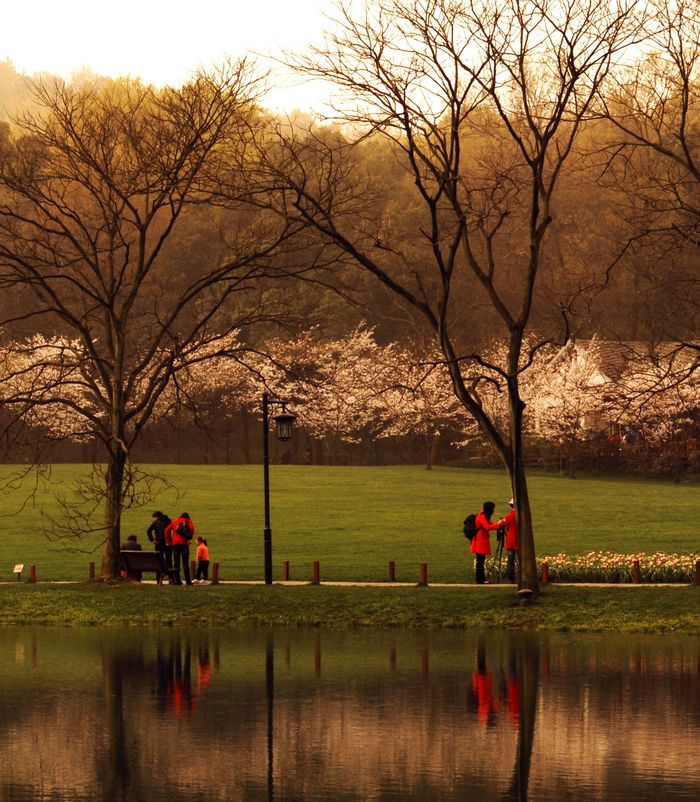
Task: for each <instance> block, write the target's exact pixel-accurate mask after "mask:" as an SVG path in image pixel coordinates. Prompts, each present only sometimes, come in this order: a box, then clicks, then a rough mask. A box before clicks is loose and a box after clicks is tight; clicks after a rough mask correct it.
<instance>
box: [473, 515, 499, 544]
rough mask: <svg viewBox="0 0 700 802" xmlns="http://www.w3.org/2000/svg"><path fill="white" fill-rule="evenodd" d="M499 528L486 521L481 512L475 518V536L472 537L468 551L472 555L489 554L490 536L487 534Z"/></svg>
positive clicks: (495, 524)
mask: <svg viewBox="0 0 700 802" xmlns="http://www.w3.org/2000/svg"><path fill="white" fill-rule="evenodd" d="M499 526H500V524H498V523H491V521H488V520H487V519H486V516H485V515H484V511H483V510H481V512H480V513H479V514H478V515H477V516H476V535H474V539H473V540H472V544H471V546H470V547H469V551H471V553H472V554H491V536H490V535H489V532H492V531H493V530H495V529H498V527H499Z"/></svg>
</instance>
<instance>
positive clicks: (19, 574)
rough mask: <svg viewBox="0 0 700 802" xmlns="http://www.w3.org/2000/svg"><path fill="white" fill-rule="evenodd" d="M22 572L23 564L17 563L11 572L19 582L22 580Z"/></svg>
mask: <svg viewBox="0 0 700 802" xmlns="http://www.w3.org/2000/svg"><path fill="white" fill-rule="evenodd" d="M23 570H24V563H17V565H15V567H14V568H13V570H12V573H13V574H17V581H18V582H19V581H20V579H21V578H22V571H23Z"/></svg>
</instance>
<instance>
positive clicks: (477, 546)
mask: <svg viewBox="0 0 700 802" xmlns="http://www.w3.org/2000/svg"><path fill="white" fill-rule="evenodd" d="M495 509H496V505H495V503H494V502H493V501H485V502H484V505H483V507H482V508H481V510H480V512H479V514H478V515H477V516H476V534H475V535H474V538H473V540H472V544H471V546H470V547H469V551H470V552H471V553H472V554H474V555H476V565H475V568H474V574H475V576H476V584H477V585H486V584H488V583H487V582H486V557H487V556H488V555H489V554H491V535H490V532H493V531H495V530H497V529H499V528H500V527H501V526H502V524H503V521H495V522H493V523H491V516H492V515H493V513H494V510H495Z"/></svg>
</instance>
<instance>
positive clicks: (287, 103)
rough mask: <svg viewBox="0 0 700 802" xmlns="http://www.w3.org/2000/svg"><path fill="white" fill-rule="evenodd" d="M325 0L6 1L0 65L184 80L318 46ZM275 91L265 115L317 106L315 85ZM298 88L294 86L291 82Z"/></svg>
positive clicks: (319, 93) (328, 1) (328, 7)
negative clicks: (236, 61) (206, 70)
mask: <svg viewBox="0 0 700 802" xmlns="http://www.w3.org/2000/svg"><path fill="white" fill-rule="evenodd" d="M332 9H333V2H332V0H189V1H188V2H183V0H19V1H18V2H11V3H7V4H3V10H2V19H1V20H0V60H5V59H9V60H10V61H11V62H12V63H13V65H14V67H15V69H17V70H18V71H19V72H23V73H25V74H27V75H32V74H33V73H35V72H41V71H45V72H50V73H53V74H58V75H61V76H62V77H64V78H67V79H68V78H70V77H71V74H72V73H74V72H76V71H80V70H81V69H83V68H86V67H87V68H90V69H91V70H92V71H93V72H95V73H97V74H99V75H104V76H119V75H131V76H134V77H135V76H140V77H141V78H142V79H143V80H145V81H146V82H148V83H155V84H158V85H162V84H175V85H179V84H181V83H183V82H184V81H185V80H187V78H188V77H189V76H190V75H191V74H192V72H193V71H195V70H196V69H197V68H198V67H200V66H203V67H211V66H214V65H217V64H221V63H222V62H223V61H224V59H225V58H226V56H227V55H228V56H231V57H233V58H238V57H240V56H243V55H245V54H248V53H255V54H259V56H260V58H258V61H259V62H260V63H263V64H265V65H266V66H269V64H268V62H267V61H265V59H264V58H263V57H268V56H273V57H274V56H275V55H277V56H280V55H281V53H282V51H283V50H285V49H286V50H300V49H303V48H304V47H305V46H306V45H308V44H310V43H312V42H314V41H319V40H320V36H321V31H322V29H323V28H324V27H326V26H327V25H328V22H327V20H326V19H325V17H324V13H329V12H331V11H332ZM290 83H291V79H289V78H286V79H284V84H285V86H284V88H281V87H279V88H276V89H274V91H272V92H271V93H270V95H269V97H268V101H267V103H266V105H268V106H269V107H270V108H275V109H285V110H292V109H293V108H301V109H311V108H312V107H317V106H318V105H319V103H320V102H321V98H322V97H323V96H324V90H323V89H322V88H321V87H320V86H319V85H318V84H315V85H308V84H306V85H296V86H290ZM297 84H298V82H297Z"/></svg>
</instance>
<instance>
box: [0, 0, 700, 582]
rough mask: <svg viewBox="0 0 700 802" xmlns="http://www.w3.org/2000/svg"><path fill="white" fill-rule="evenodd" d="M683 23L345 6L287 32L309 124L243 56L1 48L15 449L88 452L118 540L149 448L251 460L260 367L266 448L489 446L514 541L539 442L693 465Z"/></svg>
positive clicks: (30, 458)
mask: <svg viewBox="0 0 700 802" xmlns="http://www.w3.org/2000/svg"><path fill="white" fill-rule="evenodd" d="M699 20H700V16H699V14H698V7H697V2H689V3H686V2H670V0H655V2H653V3H652V4H640V3H637V2H622V3H619V4H616V5H615V6H610V5H609V4H606V3H602V2H593V3H582V2H581V0H557V1H556V2H549V1H547V0H536V1H535V2H527V3H518V2H514V0H504V1H503V2H494V1H493V0H485V1H484V2H480V3H475V2H471V3H456V4H453V3H448V2H445V0H406V2H399V1H398V0H387V1H386V2H377V3H370V4H368V5H367V7H366V9H365V11H364V13H363V14H356V15H353V12H352V11H351V10H350V9H343V8H342V7H340V6H339V7H338V19H337V20H336V25H335V27H334V28H332V29H331V30H329V32H328V33H327V36H326V40H325V44H324V45H323V46H317V47H316V48H314V49H310V50H309V51H308V52H307V53H301V54H296V55H293V56H290V60H291V62H292V66H294V67H295V68H296V69H297V70H298V72H299V73H300V75H302V76H306V77H309V78H323V79H324V80H327V81H329V82H330V83H332V84H334V85H335V87H336V89H337V94H336V95H335V96H334V111H333V114H328V115H327V117H324V118H314V117H313V116H312V115H311V114H310V113H309V112H307V111H306V110H301V111H299V112H298V113H297V114H295V115H292V116H289V117H286V118H282V117H280V116H278V115H274V114H272V113H271V112H269V111H268V110H267V109H266V107H265V91H266V77H265V73H264V66H263V65H260V64H256V63H255V62H254V61H252V60H249V59H245V58H244V59H240V60H238V61H234V60H231V61H229V62H228V63H226V64H223V65H221V67H220V68H218V69H217V70H214V71H210V72H204V71H202V72H200V73H199V74H197V75H195V76H193V78H192V80H191V81H190V82H189V83H187V84H185V85H183V86H179V87H153V86H148V85H145V84H143V83H142V82H141V81H140V80H138V79H137V78H123V79H114V78H103V77H100V76H96V75H90V74H86V73H82V74H80V75H78V76H76V77H75V78H74V80H72V81H70V82H66V81H63V80H60V79H58V78H56V77H54V76H50V75H40V76H25V75H21V74H18V73H17V72H16V71H15V69H14V67H13V65H12V64H11V63H9V62H4V63H0V110H1V112H0V113H1V114H2V115H3V118H2V122H1V123H0V126H1V127H0V331H1V337H0V369H1V370H2V374H3V383H2V388H3V389H2V391H1V392H0V416H1V417H2V434H3V437H2V442H3V444H4V451H3V458H4V460H5V461H6V462H10V463H24V464H26V465H28V466H29V465H35V464H38V463H42V462H50V461H52V460H53V461H86V462H88V463H91V464H94V465H95V466H96V467H95V474H94V476H93V479H92V481H91V483H90V485H89V486H86V487H84V488H83V489H82V493H83V495H84V497H85V498H86V499H88V498H91V499H94V500H97V499H99V505H102V506H103V507H104V511H105V513H104V514H105V518H104V520H105V522H106V523H105V524H104V525H105V528H106V530H108V531H109V532H110V533H111V540H112V542H113V543H117V542H118V529H119V527H118V521H119V517H120V514H121V513H120V511H121V510H122V509H123V508H124V506H125V505H126V506H128V505H129V504H132V503H142V502H144V500H145V499H147V498H148V497H149V493H150V492H151V490H149V488H150V487H151V485H150V484H149V479H148V478H147V477H146V476H145V475H144V474H142V472H141V469H140V468H139V465H140V464H143V463H148V462H170V461H177V462H250V461H257V460H259V459H260V443H259V441H260V436H259V425H260V398H261V395H262V392H264V391H267V392H270V393H272V394H273V397H275V398H278V399H283V400H284V401H285V402H286V403H287V404H288V406H289V408H290V410H292V411H293V412H294V414H295V415H296V416H297V427H296V434H295V437H294V439H293V441H291V443H290V444H287V445H286V446H284V447H279V448H277V450H276V451H275V454H274V456H275V458H277V459H279V460H283V461H288V462H298V463H324V462H326V463H334V464H377V463H378V464H385V463H393V462H406V463H425V464H426V466H427V467H428V468H429V467H431V466H432V465H433V464H435V463H443V464H453V465H472V464H476V465H490V464H493V465H502V466H503V467H504V468H505V469H506V470H507V471H508V474H509V476H510V479H511V484H512V487H513V494H514V496H515V498H516V501H517V507H518V513H519V517H520V521H521V524H522V528H523V532H524V534H523V538H524V542H525V543H526V544H527V543H528V542H529V541H530V540H531V531H529V530H530V524H529V518H530V516H529V503H528V497H527V481H526V471H527V470H529V469H531V468H532V467H534V466H538V467H543V468H545V469H549V470H558V471H563V472H566V473H568V474H569V475H570V476H574V475H576V472H577V471H579V470H580V471H604V472H605V471H607V472H635V473H641V474H647V475H662V476H671V477H673V478H675V479H681V478H687V477H692V476H696V475H697V474H698V473H699V472H700V457H699V456H698V450H697V448H696V440H697V429H698V423H699V422H700V389H699V387H700V385H699V384H698V375H699V373H698V370H697V368H698V364H699V357H698V354H699V353H700V344H699V343H700V336H699V331H698V330H699V327H700V271H699V270H698V247H699V246H700V239H699V238H698V230H699V224H700V192H699V189H700V163H699V162H698V159H700V119H699V117H700V104H699V103H698V68H697V63H698V57H699V56H700V44H699V42H700V36H699V35H698V34H700V22H699ZM104 466H106V467H104ZM144 488H145V489H144ZM95 504H97V501H95ZM93 509H94V507H93ZM72 525H73V526H74V525H76V524H75V520H73V521H72ZM86 525H87V524H86ZM528 550H529V547H528V546H527V545H526V546H525V551H526V552H527V551H528ZM524 562H525V565H526V569H525V570H526V572H527V565H528V559H527V558H526V559H525V560H524ZM530 562H531V565H532V566H534V550H533V559H532V561H530Z"/></svg>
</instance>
